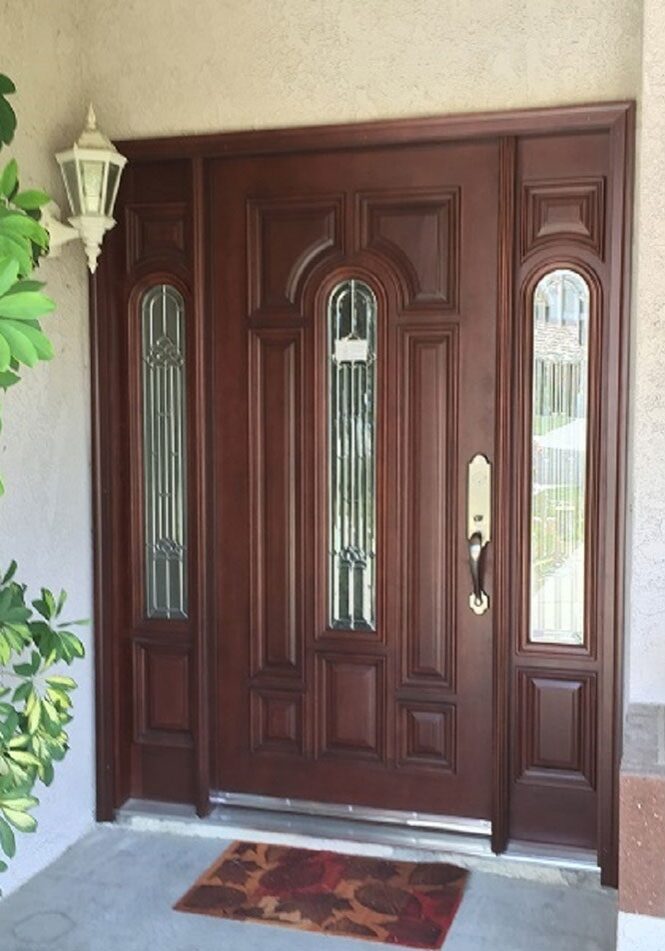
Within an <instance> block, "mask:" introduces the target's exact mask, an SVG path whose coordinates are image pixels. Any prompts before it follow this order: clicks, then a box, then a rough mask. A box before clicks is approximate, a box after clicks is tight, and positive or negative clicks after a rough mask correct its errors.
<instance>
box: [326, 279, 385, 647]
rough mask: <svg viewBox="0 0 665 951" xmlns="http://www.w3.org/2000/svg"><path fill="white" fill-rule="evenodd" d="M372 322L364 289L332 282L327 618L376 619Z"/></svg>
mask: <svg viewBox="0 0 665 951" xmlns="http://www.w3.org/2000/svg"><path fill="white" fill-rule="evenodd" d="M376 323H377V306H376V298H375V296H374V293H373V292H372V290H371V289H370V288H369V287H368V286H367V285H366V284H363V283H362V282H361V281H357V280H348V281H344V282H343V283H341V284H339V285H338V286H337V287H336V288H335V289H334V291H333V292H332V295H331V297H330V301H329V306H328V361H329V411H328V415H329V447H330V448H329V456H330V459H329V463H330V486H329V496H330V525H329V532H330V535H329V538H330V561H329V591H330V625H331V627H333V628H338V629H342V630H370V631H371V630H374V626H375V619H376V530H375V522H376V500H375V493H376Z"/></svg>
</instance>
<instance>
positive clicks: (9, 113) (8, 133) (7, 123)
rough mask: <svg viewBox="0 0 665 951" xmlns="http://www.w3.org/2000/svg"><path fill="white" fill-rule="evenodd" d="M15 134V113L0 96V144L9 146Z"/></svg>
mask: <svg viewBox="0 0 665 951" xmlns="http://www.w3.org/2000/svg"><path fill="white" fill-rule="evenodd" d="M15 132H16V113H15V112H14V110H13V109H12V107H11V106H10V105H9V103H8V102H7V100H6V99H4V98H3V97H2V96H0V142H2V144H3V145H9V143H10V142H11V141H12V139H13V138H14V133H15Z"/></svg>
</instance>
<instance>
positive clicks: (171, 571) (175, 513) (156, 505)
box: [141, 284, 187, 618]
mask: <svg viewBox="0 0 665 951" xmlns="http://www.w3.org/2000/svg"><path fill="white" fill-rule="evenodd" d="M184 319H185V304H184V301H183V299H182V295H181V294H180V293H179V292H178V291H177V290H176V289H175V287H171V286H169V285H168V284H159V285H157V286H156V287H152V288H151V289H150V290H149V291H147V292H146V293H145V295H144V296H143V300H142V302H141V342H142V386H143V470H144V471H143V476H144V506H143V507H144V531H145V599H146V603H145V611H146V614H147V616H148V617H150V618H186V617H187V519H186V504H185V499H186V458H185V327H184Z"/></svg>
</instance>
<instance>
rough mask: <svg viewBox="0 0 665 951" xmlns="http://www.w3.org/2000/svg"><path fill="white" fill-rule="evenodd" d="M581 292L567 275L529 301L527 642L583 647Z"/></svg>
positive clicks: (584, 350)
mask: <svg viewBox="0 0 665 951" xmlns="http://www.w3.org/2000/svg"><path fill="white" fill-rule="evenodd" d="M589 298H590V295H589V287H588V285H587V283H586V281H585V280H584V278H583V277H581V275H579V274H577V273H576V272H575V271H571V270H567V269H557V270H555V271H551V272H549V273H548V274H546V275H545V276H544V277H543V278H542V279H541V280H540V282H539V283H538V286H537V287H536V290H535V293H534V298H533V394H532V396H533V417H532V435H531V440H532V442H531V463H532V485H531V620H530V632H529V637H530V640H531V641H532V642H538V643H551V644H572V645H581V644H583V643H584V603H585V591H584V562H585V547H586V519H585V513H586V473H587V432H588V402H589V400H588V390H589Z"/></svg>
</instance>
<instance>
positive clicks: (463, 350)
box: [209, 140, 499, 818]
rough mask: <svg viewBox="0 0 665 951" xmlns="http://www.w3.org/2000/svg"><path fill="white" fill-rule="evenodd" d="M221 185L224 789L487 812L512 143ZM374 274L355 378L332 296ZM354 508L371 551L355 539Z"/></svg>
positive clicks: (219, 559)
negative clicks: (480, 507) (470, 529)
mask: <svg viewBox="0 0 665 951" xmlns="http://www.w3.org/2000/svg"><path fill="white" fill-rule="evenodd" d="M209 174H210V187H211V206H212V211H211V233H210V275H209V286H210V289H211V301H210V306H211V324H212V331H213V350H214V357H213V366H214V370H213V385H212V400H213V406H212V416H213V438H212V464H213V475H212V500H211V501H212V512H213V520H214V522H213V532H214V540H213V551H214V554H213V559H212V587H213V590H214V597H215V602H216V603H215V614H216V617H217V623H216V630H215V644H216V652H217V667H216V681H217V690H216V693H217V696H218V698H219V699H218V711H217V717H216V728H217V736H218V739H217V743H216V764H215V769H214V784H216V786H217V788H218V789H220V790H225V791H234V792H242V793H251V794H262V795H269V796H275V797H290V798H296V799H303V800H317V801H323V802H332V803H344V804H347V803H348V804H356V805H365V806H372V807H381V808H384V809H398V810H409V811H418V812H425V813H436V814H439V815H444V816H445V815H450V816H467V817H475V818H489V817H490V812H491V788H492V760H491V756H492V612H491V611H489V612H487V613H486V614H484V615H482V616H478V615H476V614H474V613H473V612H472V611H471V609H470V607H469V592H470V590H471V578H470V573H469V567H468V542H467V534H468V533H467V510H466V506H467V499H466V496H467V467H468V464H469V461H470V460H471V458H472V457H473V456H474V454H476V453H479V452H481V453H485V454H486V455H487V456H488V457H489V458H490V459H492V458H493V457H494V445H493V443H494V434H495V418H494V417H495V413H494V404H495V388H496V387H495V363H496V360H495V336H496V327H497V287H496V283H497V241H498V196H499V182H498V177H499V145H498V142H497V141H495V140H480V141H475V142H465V143H450V144H437V145H431V146H430V145H424V146H417V147H414V146H409V147H397V148H384V149H381V148H366V149H354V150H348V151H344V150H340V151H331V152H320V153H313V154H312V153H310V154H297V153H296V154H288V155H278V156H274V155H272V156H263V157H247V158H237V157H235V158H229V159H218V160H216V161H214V162H211V163H210V169H209ZM352 282H353V283H352ZM352 288H353V289H355V290H354V293H355V292H357V293H358V294H359V295H360V297H362V294H364V295H365V298H364V301H365V304H367V302H368V301H369V304H368V305H367V306H369V307H370V309H372V311H373V315H372V318H371V319H372V320H373V321H374V330H372V331H370V332H369V335H370V336H372V335H373V337H372V341H371V342H370V350H371V353H370V355H369V357H368V355H367V343H366V342H365V350H364V351H363V343H362V341H357V343H356V346H360V351H361V357H360V362H361V363H362V361H363V360H364V361H365V364H364V365H363V366H362V367H361V368H360V370H359V375H356V376H354V372H355V371H354V370H353V367H352V363H351V362H350V363H349V366H348V367H347V370H346V371H344V370H340V372H341V373H342V374H343V373H344V372H347V371H348V376H347V377H344V380H346V383H345V382H344V381H343V380H342V382H339V381H338V383H335V384H333V379H332V377H333V375H334V374H335V373H337V371H338V370H339V365H340V363H344V361H345V359H346V358H347V357H348V354H349V353H352V352H353V344H351V350H350V351H349V350H348V340H347V341H346V342H342V343H341V344H338V345H335V344H334V341H333V340H331V332H332V331H331V329H330V320H331V318H330V317H329V309H330V307H331V306H335V301H336V300H337V299H338V298H339V295H340V294H341V296H342V297H344V293H345V289H346V290H348V292H349V293H351V289H352ZM336 294H337V295H338V298H336V297H335V295H336ZM360 297H359V298H358V301H356V304H354V305H353V306H357V307H358V308H360V309H361V310H362V307H363V306H364V304H363V303H362V301H361V300H360ZM331 301H332V303H331ZM340 335H341V336H342V337H345V338H348V337H349V335H351V336H352V337H353V336H355V334H353V333H351V334H350V333H349V327H348V326H347V327H346V330H344V328H342V329H341V330H340ZM360 336H362V334H360ZM365 336H367V334H365ZM335 346H340V347H341V349H340V350H338V351H336V350H335ZM344 347H347V349H346V350H345V349H344ZM345 354H346V357H345ZM349 359H350V358H349ZM368 360H369V362H370V363H371V367H370V366H369V363H368V362H367V361H368ZM368 373H371V374H372V375H373V383H372V385H371V387H370V389H371V393H370V392H369V390H368V383H367V375H368ZM336 379H337V378H336ZM334 386H339V387H347V390H344V392H342V394H341V396H340V389H339V388H338V389H337V390H335V389H334ZM349 388H350V389H349ZM354 388H356V389H354ZM351 391H352V392H351ZM333 394H334V395H333ZM345 400H347V402H344V401H345ZM340 401H341V404H342V405H341V408H340ZM354 401H355V402H354ZM340 414H341V415H340ZM345 414H346V415H345ZM354 414H355V415H354ZM360 417H362V418H360ZM345 426H347V429H346V430H345V429H344V427H345ZM335 427H338V428H337V429H336V428H335ZM340 433H341V435H340ZM345 433H346V435H345ZM338 438H339V439H341V440H342V442H344V439H347V442H348V440H350V441H351V442H353V440H354V439H355V440H357V445H355V448H354V446H351V448H350V449H349V447H348V445H347V446H346V448H344V449H343V450H341V453H342V455H344V454H345V453H346V456H349V454H350V455H351V456H353V453H354V452H355V453H356V455H355V456H353V458H352V459H351V462H349V459H348V458H346V461H344V462H342V463H340V462H339V460H338V459H337V456H338V455H339V452H340V450H339V448H338V442H337V440H338ZM368 442H370V443H371V446H368ZM333 443H334V445H333ZM333 456H334V457H335V459H336V460H337V461H336V462H333V459H332V457H333ZM368 456H371V459H369V461H368V458H367V457H368ZM334 465H337V466H338V468H339V467H340V466H341V467H342V469H344V471H343V472H342V473H341V474H340V472H339V471H334V472H333V471H331V467H332V466H334ZM345 467H346V468H345ZM345 480H346V481H345ZM340 493H341V495H340ZM342 496H343V497H342ZM358 505H359V506H360V507H361V509H362V511H361V512H355V513H354V512H353V511H350V509H353V507H354V506H356V507H357V506H358ZM336 506H337V507H338V508H341V509H342V510H343V511H342V516H341V517H342V518H346V520H347V524H346V528H347V529H348V528H349V525H348V522H349V520H350V521H351V523H353V522H354V519H360V520H361V521H362V520H363V519H365V521H364V522H363V526H364V529H365V536H364V538H365V540H366V541H367V540H368V534H369V535H370V536H371V538H370V539H369V542H368V543H369V545H370V546H371V547H372V548H373V550H372V551H365V550H362V547H363V546H362V545H360V549H359V548H358V545H357V544H356V546H355V548H354V547H353V545H347V547H346V548H345V549H344V551H343V552H342V553H341V554H340V550H339V546H338V548H336V544H337V542H336V540H335V538H334V537H333V535H334V529H333V527H332V524H331V523H333V522H334V519H335V514H334V510H335V507H336ZM370 512H371V513H372V515H373V516H374V518H373V522H372V530H371V531H370V532H369V533H368V532H367V525H366V520H367V518H368V517H369V516H368V513H370ZM356 529H357V526H355V528H354V525H353V524H352V525H351V534H352V535H353V532H354V531H356ZM355 537H356V536H355V535H354V536H353V538H355ZM352 540H353V539H352ZM337 541H339V539H337ZM347 541H348V539H347ZM341 544H343V542H342V543H341ZM351 549H353V551H351ZM335 552H336V554H337V561H335ZM349 553H350V554H349ZM345 558H346V561H344V559H345ZM349 558H351V560H353V558H356V562H357V561H360V562H361V563H362V564H361V567H360V568H358V566H357V563H356V562H354V565H355V567H353V566H352V567H349V561H348V559H349ZM340 559H341V561H342V562H344V565H345V566H346V567H344V566H342V567H341V568H340ZM370 562H371V564H370ZM363 566H364V567H363ZM484 567H485V584H486V587H487V589H488V591H489V595H490V598H491V596H492V594H491V568H492V566H491V553H489V554H488V557H487V563H486V564H485V566H484ZM356 569H357V570H356ZM336 570H338V571H340V572H341V573H342V575H341V581H340V582H339V585H341V589H342V590H341V594H340V590H338V587H339V586H337V587H336V583H335V582H334V581H333V577H336V576H335V571H336ZM344 571H347V572H350V574H347V575H344ZM363 571H364V572H365V573H366V574H365V575H363ZM348 577H351V578H355V579H356V581H357V582H358V585H360V586H361V587H362V593H361V594H360V595H358V596H359V598H360V600H361V601H362V604H363V611H361V612H360V613H361V614H363V613H364V616H363V617H361V618H358V617H355V618H353V617H352V616H351V615H352V614H353V611H348V610H346V607H345V605H346V602H345V603H344V604H343V605H341V607H340V604H339V599H340V598H341V600H342V601H345V598H346V597H347V595H348V590H347V588H346V587H345V586H346V584H347V580H348ZM345 578H346V579H347V580H345ZM368 579H369V580H368ZM352 583H354V582H349V584H352ZM363 585H364V587H363ZM333 589H334V590H333ZM335 592H336V593H335ZM335 598H337V601H335ZM333 602H335V603H333Z"/></svg>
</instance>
